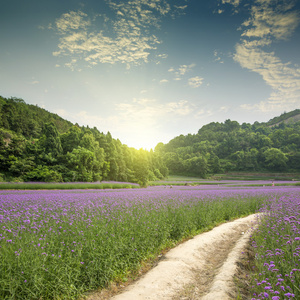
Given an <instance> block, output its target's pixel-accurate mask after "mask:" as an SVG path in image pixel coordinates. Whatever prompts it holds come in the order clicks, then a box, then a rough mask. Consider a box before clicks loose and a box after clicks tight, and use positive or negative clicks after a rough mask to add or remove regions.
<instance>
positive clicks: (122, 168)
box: [0, 97, 168, 186]
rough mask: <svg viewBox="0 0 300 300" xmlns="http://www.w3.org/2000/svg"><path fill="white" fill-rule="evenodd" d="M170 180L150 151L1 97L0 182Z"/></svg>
mask: <svg viewBox="0 0 300 300" xmlns="http://www.w3.org/2000/svg"><path fill="white" fill-rule="evenodd" d="M166 176H168V169H167V167H166V165H165V163H164V161H163V159H162V157H161V156H160V155H159V153H155V152H153V151H152V150H151V151H146V150H144V149H140V150H136V149H134V148H130V147H128V146H127V145H125V144H122V143H121V141H120V140H119V139H114V138H113V137H112V136H111V134H110V132H107V133H106V134H104V133H103V132H100V131H99V130H98V129H97V128H96V127H94V128H89V127H88V126H87V127H84V126H79V125H78V124H75V125H74V124H72V123H71V122H69V121H66V120H64V119H63V118H61V117H59V116H58V115H56V114H52V113H50V112H47V111H46V110H44V109H42V108H39V107H38V106H34V105H28V104H26V103H25V102H24V101H23V100H22V99H18V98H10V99H6V98H3V97H0V180H2V181H12V180H14V181H46V182H47V181H55V182H75V181H76V182H78V181H80V182H93V181H102V180H113V181H123V182H124V181H128V182H136V183H139V184H140V185H141V186H146V185H147V182H148V181H149V180H158V179H162V178H164V177H166Z"/></svg>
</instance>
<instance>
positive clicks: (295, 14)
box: [223, 0, 300, 112]
mask: <svg viewBox="0 0 300 300" xmlns="http://www.w3.org/2000/svg"><path fill="white" fill-rule="evenodd" d="M223 1H225V0H223ZM225 2H233V4H234V5H237V3H238V1H225ZM294 5H295V1H293V0H276V1H274V0H256V1H255V2H254V4H253V5H252V7H251V16H250V18H249V19H248V20H246V21H245V22H244V23H243V24H242V30H243V31H242V34H241V41H240V42H239V43H238V44H237V45H236V47H235V53H234V57H233V58H234V60H235V61H236V62H238V63H239V64H240V65H241V66H242V67H243V68H246V69H249V70H250V71H253V72H256V73H258V74H259V75H261V76H262V78H263V79H264V81H265V82H266V84H267V85H269V86H270V87H271V88H272V93H271V95H270V97H269V99H268V100H267V101H261V102H260V103H258V104H254V105H250V104H244V105H242V106H241V107H242V108H244V109H249V110H258V111H262V112H265V111H270V110H273V111H282V108H283V107H284V108H285V109H295V108H298V107H299V103H300V69H299V67H298V66H296V65H293V64H292V63H290V62H282V61H281V59H280V58H279V57H278V56H276V54H275V52H273V51H271V52H268V51H266V49H268V48H270V47H271V46H272V44H273V43H274V42H278V41H282V42H284V41H285V40H287V39H289V38H291V36H292V34H293V32H294V31H295V29H296V28H297V26H298V25H299V20H300V14H299V11H295V10H292V9H293V8H294Z"/></svg>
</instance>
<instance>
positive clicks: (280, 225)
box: [250, 192, 300, 300]
mask: <svg viewBox="0 0 300 300" xmlns="http://www.w3.org/2000/svg"><path fill="white" fill-rule="evenodd" d="M262 212H263V217H262V219H261V220H260V226H259V228H258V229H257V230H256V231H255V233H254V234H253V236H252V249H253V250H254V252H255V260H254V261H253V264H254V266H253V272H252V274H251V278H252V281H253V284H252V286H251V288H250V289H251V293H252V299H254V300H255V299H273V300H279V299H292V298H294V299H300V290H299V284H300V269H299V256H300V228H299V224H300V211H299V192H294V193H286V194H284V195H280V194H278V195H276V194H274V195H273V197H272V198H270V199H269V201H268V203H267V205H266V206H265V207H264V208H263V209H262Z"/></svg>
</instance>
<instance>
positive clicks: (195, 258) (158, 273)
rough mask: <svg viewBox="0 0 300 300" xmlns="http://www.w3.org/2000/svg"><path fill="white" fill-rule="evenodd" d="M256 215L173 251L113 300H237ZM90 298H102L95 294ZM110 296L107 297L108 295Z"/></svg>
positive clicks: (213, 231)
mask: <svg viewBox="0 0 300 300" xmlns="http://www.w3.org/2000/svg"><path fill="white" fill-rule="evenodd" d="M255 220H256V216H255V215H251V216H248V217H246V218H242V219H238V220H235V221H233V222H228V223H225V224H222V225H220V226H218V227H216V228H214V229H213V230H211V231H209V232H206V233H203V234H200V235H198V236H196V237H194V238H193V239H191V240H188V241H187V242H185V243H183V244H181V245H179V246H177V247H176V248H174V249H172V250H170V251H169V252H167V253H166V255H164V256H163V257H162V259H161V260H160V261H159V263H158V264H157V266H155V267H154V268H153V269H151V270H150V271H149V272H147V273H146V274H145V275H143V276H142V277H141V278H140V279H139V280H137V281H136V282H134V283H133V284H132V285H129V286H127V287H126V288H124V291H122V292H121V293H120V294H118V295H116V296H114V297H112V298H110V299H111V300H133V299H134V300H146V299H147V300H152V299H155V300H160V299H164V300H165V299H170V300H185V299H190V300H191V299H203V300H216V299H222V300H226V299H235V296H234V295H235V292H236V291H235V284H234V282H233V277H234V275H235V272H236V269H237V265H236V262H237V261H238V260H239V259H240V256H241V252H242V251H243V249H244V248H245V247H246V245H247V242H248V241H249V237H250V234H251V227H253V226H254V224H255ZM88 299H89V300H100V299H101V300H102V299H104V298H103V297H101V296H100V295H98V296H97V295H93V296H91V297H89V298H88ZM106 299H107V298H106Z"/></svg>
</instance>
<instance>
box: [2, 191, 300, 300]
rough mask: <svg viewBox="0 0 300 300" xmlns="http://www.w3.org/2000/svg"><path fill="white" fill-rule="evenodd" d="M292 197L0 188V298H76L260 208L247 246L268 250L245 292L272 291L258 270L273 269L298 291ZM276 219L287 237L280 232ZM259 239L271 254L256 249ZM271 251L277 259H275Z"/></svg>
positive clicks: (295, 211)
mask: <svg viewBox="0 0 300 300" xmlns="http://www.w3.org/2000/svg"><path fill="white" fill-rule="evenodd" d="M297 199H298V202H299V199H300V190H299V188H297V187H260V188H255V187H251V188H248V187H240V188H238V187H222V186H213V187H208V186H207V187H204V186H203V187H189V186H187V187H183V186H181V187H173V188H164V187H149V188H147V189H126V190H124V189H123V190H118V189H116V190H49V191H45V190H39V191H20V190H18V191H4V190H3V191H0V299H76V298H78V297H79V296H80V295H82V294H83V293H84V292H86V291H88V290H93V289H96V288H99V287H105V286H106V285H107V284H108V283H109V282H111V281H112V280H126V276H127V275H128V272H129V271H131V270H135V269H138V268H139V267H140V265H141V262H142V261H144V260H146V259H148V258H150V257H153V256H155V255H157V254H159V253H160V251H161V250H162V249H164V248H166V247H169V246H172V245H175V244H176V243H177V242H178V241H180V240H182V239H183V238H186V237H190V236H192V235H195V234H197V233H199V232H201V231H204V230H207V229H210V228H212V227H213V226H215V225H216V224H218V223H221V222H224V221H226V220H230V219H233V218H238V217H241V216H245V215H249V214H252V213H254V212H256V211H258V210H259V209H263V210H264V211H268V212H269V211H270V213H268V217H267V218H266V219H265V221H263V223H262V224H264V225H265V227H261V228H260V232H259V233H258V234H257V235H255V236H253V238H254V240H253V245H256V246H257V248H256V249H263V251H267V250H268V252H263V253H261V254H258V255H257V258H258V259H257V261H260V260H261V261H264V262H263V264H262V266H261V272H260V273H261V275H258V276H260V277H259V279H257V284H259V283H260V284H259V285H253V288H255V289H257V287H258V288H260V289H263V291H260V290H255V291H254V292H253V293H256V295H257V297H258V298H257V299H263V298H262V297H261V295H263V297H266V294H261V293H262V292H264V293H269V294H270V295H271V291H270V290H271V289H269V288H267V289H265V287H269V286H271V288H272V290H274V296H276V297H277V294H275V289H274V287H273V285H274V283H273V281H271V279H270V278H271V277H270V276H269V273H268V272H269V270H268V268H271V269H272V270H273V269H274V268H278V269H279V270H280V271H278V273H276V272H277V271H276V272H275V271H274V270H273V271H274V272H273V273H274V274H275V273H276V275H279V274H281V275H282V276H281V277H278V278H282V279H283V280H284V284H285V283H286V285H282V286H284V288H285V290H286V293H285V294H287V293H291V294H295V295H299V294H296V291H295V289H296V288H294V287H292V285H293V284H294V285H295V282H296V283H297V280H298V279H299V277H297V276H298V267H297V265H296V264H297V262H298V258H297V257H296V254H297V253H298V252H297V251H299V249H300V248H299V249H298V248H297V245H299V241H298V239H297V238H299V239H300V235H299V234H298V231H297V230H296V229H295V228H296V227H297V226H298V228H299V225H298V223H297V222H298V221H297V220H298V219H299V218H300V216H299V215H298V211H299V208H298V202H297ZM276 208H281V211H280V209H277V210H276ZM283 211H284V212H285V213H284V212H283ZM288 213H290V215H288ZM291 217H293V218H291ZM273 219H275V223H274V224H273V223H270V222H271V220H273ZM277 220H281V221H280V223H278V222H277ZM288 220H289V221H288ZM299 221H300V220H299ZM283 225H284V226H283ZM286 225H287V226H288V230H289V231H288V233H287V231H283V230H282V229H281V228H283V227H284V228H285V227H286ZM263 228H267V229H266V230H267V231H270V232H273V231H274V232H275V229H274V228H276V230H277V231H276V232H278V230H280V234H281V235H282V236H283V237H282V239H280V241H279V242H278V243H277V242H276V240H275V241H274V240H272V239H271V234H270V233H268V234H267V235H265V232H264V231H263V230H265V229H263ZM296 231H297V232H296ZM260 234H261V235H260ZM287 234H289V236H288V237H287V236H286V235H287ZM275 235H276V237H277V239H278V240H279V238H280V236H278V235H277V234H276V233H275ZM269 240H270V241H273V244H272V245H274V247H275V244H276V249H280V251H279V250H276V249H275V248H274V249H273V248H272V247H271V246H269V245H270V244H267V245H268V246H265V245H266V244H264V243H267V242H268V243H269ZM283 241H284V242H285V244H286V247H287V248H289V249H290V248H291V249H293V255H292V257H290V256H287V255H288V254H287V252H286V250H285V249H286V248H283V247H281V248H279V245H282V243H283ZM288 241H289V242H290V243H289V244H287V242H288ZM261 246H263V248H260V247H261ZM275 251H278V253H281V258H282V259H285V262H286V263H282V264H280V265H279V263H277V261H275V258H274V257H275V256H278V257H279V255H277V254H276V252H275ZM271 254H273V255H271ZM272 261H273V263H272ZM291 262H295V264H294V265H293V266H292V267H293V268H292V269H291V270H289V273H283V271H281V269H280V268H281V267H282V266H283V265H285V264H287V265H288V266H289V267H291ZM266 263H267V264H269V265H268V267H267V265H265V266H264V264H266ZM273 264H274V265H275V266H273ZM296 269H297V271H296ZM299 269H300V268H299ZM279 272H280V273H279ZM291 272H292V273H291ZM266 274H267V275H266ZM286 274H289V277H288V276H286ZM266 276H268V279H266ZM288 278H289V279H288ZM297 278H298V279H297ZM260 279H261V280H260ZM259 280H260V281H259ZM263 280H265V281H266V282H267V283H262V281H263ZM278 282H280V280H279V281H278ZM268 283H270V285H269V284H268ZM276 283H277V281H276ZM287 284H289V285H287ZM274 286H275V285H274ZM288 286H289V287H290V288H288ZM296 286H297V287H298V288H299V284H296ZM281 289H282V288H281ZM259 294H261V295H259ZM279 296H282V293H281V294H280V295H279ZM279 296H278V297H279ZM259 297H260V298H259ZM284 297H286V298H287V297H289V296H284ZM265 299H266V298H265ZM267 299H268V298H267ZM270 299H272V298H270ZM274 299H285V298H274ZM287 299H288V298H287Z"/></svg>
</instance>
